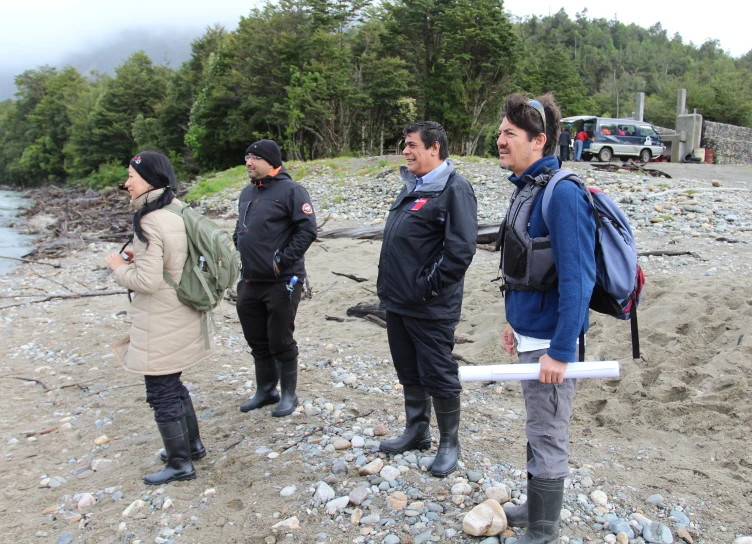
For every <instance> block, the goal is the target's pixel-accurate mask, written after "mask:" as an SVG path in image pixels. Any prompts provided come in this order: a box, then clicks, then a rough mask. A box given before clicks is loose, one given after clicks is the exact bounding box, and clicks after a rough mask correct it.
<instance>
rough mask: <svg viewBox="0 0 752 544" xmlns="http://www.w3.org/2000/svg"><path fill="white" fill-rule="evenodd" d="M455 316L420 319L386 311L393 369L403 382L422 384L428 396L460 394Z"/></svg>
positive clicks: (447, 396) (453, 395) (450, 396)
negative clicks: (450, 317) (455, 354)
mask: <svg viewBox="0 0 752 544" xmlns="http://www.w3.org/2000/svg"><path fill="white" fill-rule="evenodd" d="M456 326H457V320H455V319H420V318H417V317H409V316H406V315H401V314H395V313H393V312H387V313H386V334H387V337H388V338H389V350H390V351H391V352H392V361H394V369H395V370H396V371H397V377H398V378H399V382H400V383H401V384H402V385H422V386H423V387H424V388H425V389H426V391H427V392H428V394H429V395H431V396H432V397H438V398H445V399H446V398H453V397H456V396H457V395H459V394H460V392H461V391H462V386H461V385H460V380H459V370H458V365H457V362H456V361H455V360H454V359H452V349H454V328H455V327H456Z"/></svg>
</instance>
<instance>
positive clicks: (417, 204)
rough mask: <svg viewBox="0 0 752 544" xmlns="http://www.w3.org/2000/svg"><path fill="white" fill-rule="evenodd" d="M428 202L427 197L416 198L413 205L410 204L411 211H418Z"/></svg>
mask: <svg viewBox="0 0 752 544" xmlns="http://www.w3.org/2000/svg"><path fill="white" fill-rule="evenodd" d="M426 202H428V199H427V198H419V199H418V200H416V201H415V202H413V205H412V206H410V211H411V212H415V211H418V210H419V209H421V208H422V207H423V206H424V205H425V203H426Z"/></svg>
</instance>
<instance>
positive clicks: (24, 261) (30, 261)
mask: <svg viewBox="0 0 752 544" xmlns="http://www.w3.org/2000/svg"><path fill="white" fill-rule="evenodd" d="M0 259H10V260H11V261H21V262H22V263H30V264H43V265H45V266H51V267H52V268H61V266H60V265H59V264H53V263H43V262H42V261H33V260H31V259H22V258H21V257H8V256H6V255H0Z"/></svg>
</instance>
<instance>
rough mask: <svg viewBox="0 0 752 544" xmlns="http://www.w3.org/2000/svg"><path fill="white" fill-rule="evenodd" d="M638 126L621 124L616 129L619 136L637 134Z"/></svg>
mask: <svg viewBox="0 0 752 544" xmlns="http://www.w3.org/2000/svg"><path fill="white" fill-rule="evenodd" d="M636 128H637V127H635V126H634V125H619V126H618V127H617V129H616V131H617V132H618V134H619V136H637V131H636V130H635V129H636Z"/></svg>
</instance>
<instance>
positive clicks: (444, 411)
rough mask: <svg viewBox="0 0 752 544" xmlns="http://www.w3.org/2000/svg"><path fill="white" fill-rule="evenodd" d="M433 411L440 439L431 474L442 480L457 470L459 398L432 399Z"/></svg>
mask: <svg viewBox="0 0 752 544" xmlns="http://www.w3.org/2000/svg"><path fill="white" fill-rule="evenodd" d="M433 409H434V411H435V412H436V422H437V423H438V424H439V432H440V433H441V437H440V438H439V449H438V450H437V451H436V458H435V459H434V461H433V466H432V467H431V474H433V475H434V476H436V477H437V478H444V477H445V476H447V475H448V474H451V473H452V472H454V471H455V470H457V460H458V459H459V457H460V440H459V429H460V396H459V395H457V396H456V397H452V398H449V399H440V398H438V397H433Z"/></svg>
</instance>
